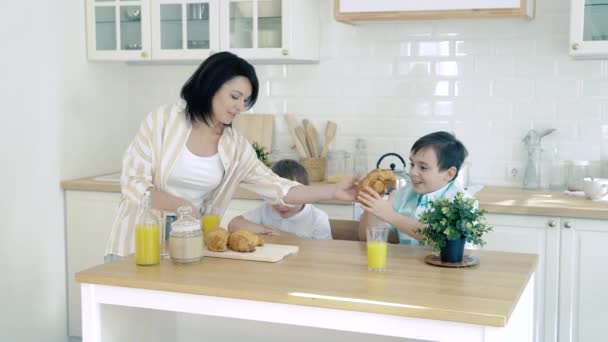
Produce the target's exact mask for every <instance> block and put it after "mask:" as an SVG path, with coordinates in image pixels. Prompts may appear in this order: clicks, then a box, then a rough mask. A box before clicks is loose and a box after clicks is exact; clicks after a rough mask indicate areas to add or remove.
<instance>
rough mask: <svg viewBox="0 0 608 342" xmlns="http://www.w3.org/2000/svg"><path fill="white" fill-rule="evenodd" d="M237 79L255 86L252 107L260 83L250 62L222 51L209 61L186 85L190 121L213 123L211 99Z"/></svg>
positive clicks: (187, 112)
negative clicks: (228, 82) (211, 120)
mask: <svg viewBox="0 0 608 342" xmlns="http://www.w3.org/2000/svg"><path fill="white" fill-rule="evenodd" d="M236 76H243V77H246V78H247V79H248V80H249V82H250V83H251V97H249V99H247V101H246V102H245V105H246V106H247V108H251V107H252V106H253V105H254V104H255V102H256V101H257V99H258V89H259V82H258V77H257V75H256V73H255V69H254V68H253V66H252V65H251V64H249V62H247V61H246V60H244V59H242V58H241V57H239V56H237V55H235V54H233V53H230V52H225V51H224V52H219V53H216V54H213V55H211V56H210V57H209V58H207V59H205V61H204V62H203V63H201V65H200V66H199V67H198V69H196V71H195V72H194V74H192V76H190V78H189V79H188V80H187V81H186V83H184V86H183V87H182V91H181V94H180V96H181V98H182V99H184V100H185V101H186V118H187V119H188V121H190V123H191V124H195V123H196V122H204V123H207V124H208V123H209V120H210V119H211V110H212V106H211V100H212V99H213V96H214V95H215V93H217V91H218V90H219V89H220V87H221V86H222V85H223V84H224V83H226V82H227V81H230V80H231V79H233V78H234V77H236Z"/></svg>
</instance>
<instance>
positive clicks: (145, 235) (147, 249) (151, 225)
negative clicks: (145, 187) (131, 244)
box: [135, 191, 164, 265]
mask: <svg viewBox="0 0 608 342" xmlns="http://www.w3.org/2000/svg"><path fill="white" fill-rule="evenodd" d="M151 203H152V200H151V198H150V192H147V191H146V193H144V196H143V198H142V200H141V211H140V214H139V217H138V219H137V224H136V226H135V263H136V264H138V265H156V264H158V263H160V251H161V247H162V245H163V242H164V238H163V236H162V235H164V234H162V232H161V229H160V224H159V222H158V218H157V217H156V216H155V215H154V214H152V212H151V207H152V205H151Z"/></svg>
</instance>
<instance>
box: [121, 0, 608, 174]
mask: <svg viewBox="0 0 608 342" xmlns="http://www.w3.org/2000/svg"><path fill="white" fill-rule="evenodd" d="M569 2H570V1H569V0H537V1H536V5H537V14H536V17H535V18H534V19H533V20H523V19H500V18H495V19H481V20H479V19H463V20H434V21H406V22H383V23H370V24H357V25H350V24H344V23H341V22H337V21H336V20H335V19H334V18H333V2H332V1H321V6H320V14H319V15H320V17H321V22H320V25H321V27H320V31H321V35H320V61H319V63H318V64H299V65H298V64H296V65H293V64H289V65H256V66H255V67H256V70H257V73H258V77H259V79H260V95H259V100H258V103H257V104H256V105H255V107H254V108H253V109H252V111H253V112H256V113H276V114H277V118H276V120H275V130H274V134H275V136H274V141H275V143H274V148H275V149H278V150H279V151H280V150H285V151H283V152H290V151H287V150H286V149H288V145H289V144H290V140H291V137H290V135H289V133H288V132H287V129H286V127H285V122H284V120H283V117H282V115H281V114H283V113H292V114H294V115H295V116H296V118H297V119H298V120H301V119H302V118H308V119H310V120H311V121H312V122H313V124H314V125H315V126H316V127H317V129H318V130H319V132H320V133H321V135H323V134H322V131H323V129H324V127H325V124H326V121H327V120H332V121H335V122H336V123H337V124H338V132H337V136H336V141H335V143H334V144H333V145H332V148H335V149H346V150H347V151H349V152H352V151H353V150H354V141H355V139H356V138H358V137H363V138H365V139H366V141H367V144H368V162H369V165H370V168H371V167H375V162H376V160H377V159H378V157H380V155H382V154H384V153H386V152H397V153H400V154H402V155H403V156H404V157H405V158H407V157H408V155H409V149H410V148H411V145H412V144H413V143H414V141H415V140H416V139H418V138H419V137H420V136H422V135H424V134H426V133H430V132H433V131H437V130H446V131H450V132H454V133H455V134H456V135H457V136H458V138H459V139H461V140H462V141H463V143H465V145H466V146H467V148H468V149H469V152H470V156H471V158H470V160H471V161H472V163H473V166H472V169H471V176H472V179H473V181H482V182H488V183H490V184H497V185H508V184H511V185H520V184H518V183H513V182H511V181H510V180H509V179H510V178H509V177H508V176H507V170H508V168H509V167H513V166H516V167H519V168H523V166H524V165H525V160H526V158H527V156H526V153H525V149H524V146H523V143H522V139H523V137H524V135H525V134H526V132H527V131H528V130H529V129H532V128H534V129H546V128H550V127H554V128H557V132H555V133H553V134H551V135H550V136H547V137H545V138H544V139H543V145H544V147H545V148H546V149H547V150H550V148H551V146H558V149H559V152H560V153H559V155H560V158H563V159H584V158H588V159H597V158H598V157H599V147H598V145H599V144H598V141H599V137H600V132H599V127H600V126H601V125H602V124H608V60H574V59H572V58H571V57H570V56H569V55H568V41H569V37H568V36H569V32H568V31H569V29H568V24H567V23H568V21H569ZM196 67H197V65H182V66H158V65H155V66H149V65H146V66H139V65H130V66H129V67H128V72H129V98H130V99H131V100H130V102H129V108H130V109H132V111H133V115H134V116H135V115H139V116H143V115H144V114H145V113H146V112H147V111H149V110H151V109H153V108H154V107H155V106H157V105H159V104H161V103H159V101H173V100H174V99H175V98H176V97H177V95H178V94H179V89H180V88H181V85H182V84H183V83H184V81H185V80H186V79H187V78H188V77H189V75H190V73H191V72H192V71H194V69H196ZM159 79H162V80H163V81H162V82H159V81H158V80H159ZM150 94H154V96H150ZM321 140H322V139H321Z"/></svg>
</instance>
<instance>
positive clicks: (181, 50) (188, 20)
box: [152, 0, 220, 60]
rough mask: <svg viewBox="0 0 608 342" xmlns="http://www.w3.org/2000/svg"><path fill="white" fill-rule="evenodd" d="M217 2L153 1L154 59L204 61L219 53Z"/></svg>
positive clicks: (196, 0) (200, 0)
mask: <svg viewBox="0 0 608 342" xmlns="http://www.w3.org/2000/svg"><path fill="white" fill-rule="evenodd" d="M218 2H219V1H217V0H195V1H193V0H189V1H188V0H152V58H153V59H157V60H184V59H192V60H201V59H202V58H205V57H207V56H208V55H209V54H210V53H213V52H214V51H218V50H219V47H220V43H219V31H218V27H219V26H218V22H217V21H218V19H219V16H218V13H219V9H218V5H217V4H218Z"/></svg>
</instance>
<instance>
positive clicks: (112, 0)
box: [86, 0, 150, 61]
mask: <svg viewBox="0 0 608 342" xmlns="http://www.w3.org/2000/svg"><path fill="white" fill-rule="evenodd" d="M86 4H87V5H86V9H87V51H88V57H89V59H91V60H117V61H131V60H148V59H150V15H149V12H150V6H149V1H148V0H87V2H86Z"/></svg>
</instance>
